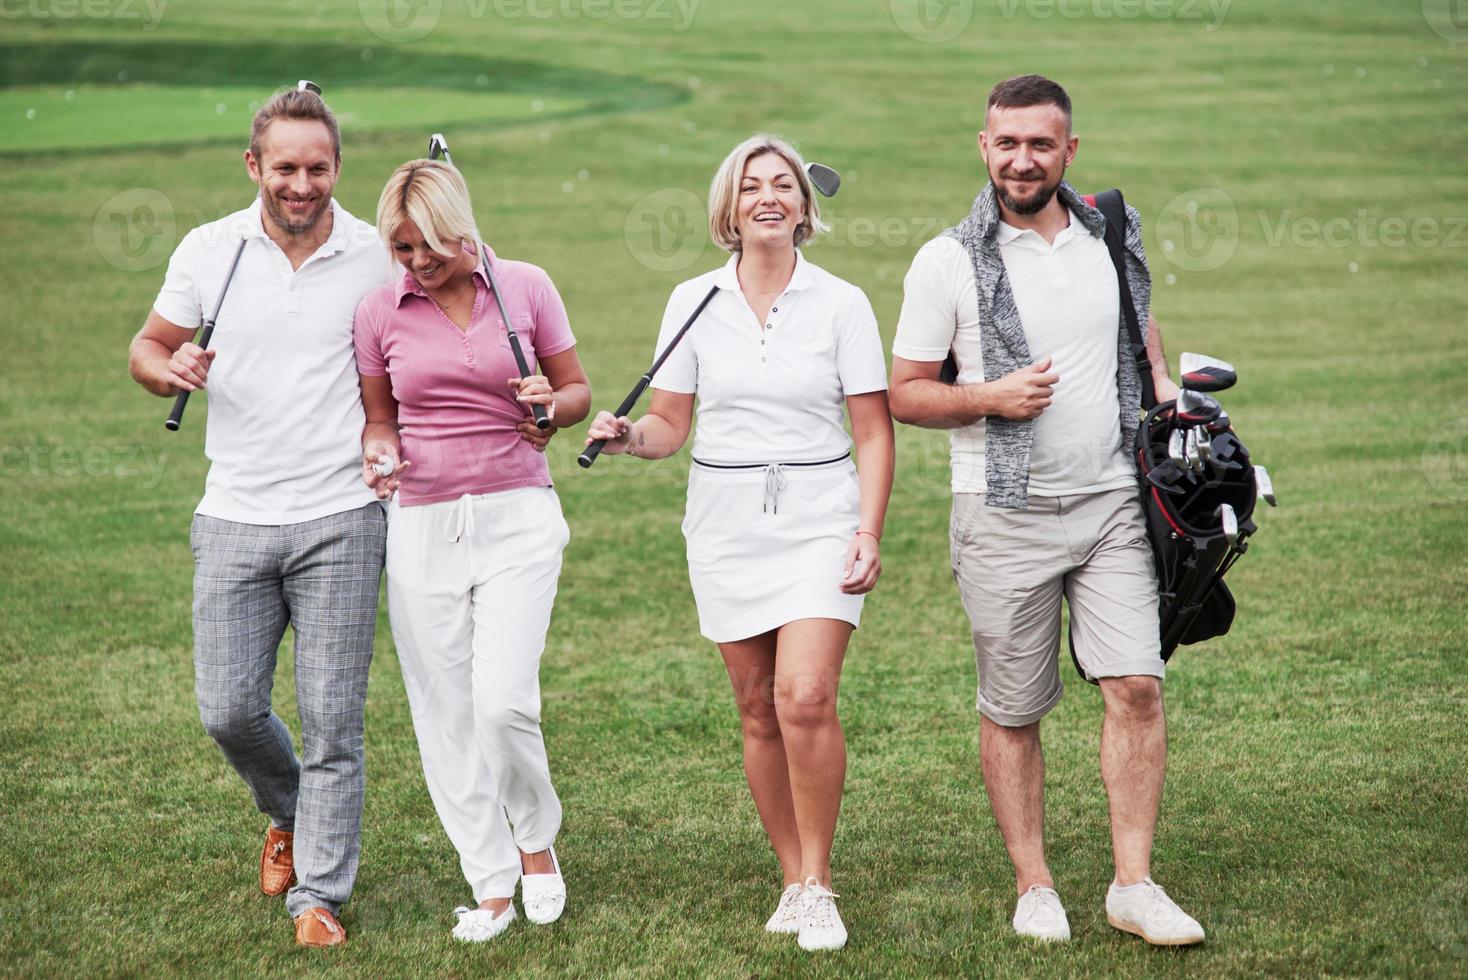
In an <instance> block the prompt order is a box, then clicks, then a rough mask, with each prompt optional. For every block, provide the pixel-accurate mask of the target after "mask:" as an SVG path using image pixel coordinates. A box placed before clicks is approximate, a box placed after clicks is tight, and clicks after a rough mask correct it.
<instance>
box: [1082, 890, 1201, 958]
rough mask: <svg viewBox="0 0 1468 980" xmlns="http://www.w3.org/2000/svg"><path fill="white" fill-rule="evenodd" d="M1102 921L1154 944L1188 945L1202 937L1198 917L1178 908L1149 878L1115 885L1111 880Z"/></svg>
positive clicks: (1197, 941)
mask: <svg viewBox="0 0 1468 980" xmlns="http://www.w3.org/2000/svg"><path fill="white" fill-rule="evenodd" d="M1106 921H1108V922H1110V923H1111V924H1112V925H1113V926H1115V927H1116V928H1118V929H1120V930H1121V931H1122V932H1130V933H1133V934H1135V935H1138V936H1141V937H1142V938H1143V939H1145V940H1147V942H1149V943H1151V944H1152V945H1154V946H1191V945H1193V944H1194V943H1201V942H1202V941H1203V927H1202V926H1201V925H1199V924H1198V920H1197V919H1195V918H1193V917H1192V916H1191V915H1188V913H1186V912H1184V911H1183V910H1182V909H1180V908H1178V907H1177V903H1176V902H1174V901H1173V900H1172V899H1170V898H1168V897H1167V892H1165V891H1163V890H1162V886H1161V885H1159V884H1157V882H1155V881H1153V880H1152V879H1151V878H1143V879H1142V880H1141V881H1139V882H1137V883H1136V884H1135V885H1129V886H1127V887H1126V888H1118V887H1117V885H1116V882H1114V881H1113V882H1112V883H1111V887H1110V888H1109V889H1108V890H1107V892H1106Z"/></svg>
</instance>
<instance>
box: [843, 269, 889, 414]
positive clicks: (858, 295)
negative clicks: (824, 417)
mask: <svg viewBox="0 0 1468 980" xmlns="http://www.w3.org/2000/svg"><path fill="white" fill-rule="evenodd" d="M836 373H837V374H838V375H839V376H840V378H841V391H842V393H843V394H846V395H861V394H865V393H867V392H869V391H886V390H887V359H886V356H885V355H884V354H883V352H882V335H881V333H879V332H878V330H877V314H876V313H874V312H873V311H872V304H871V301H870V300H868V299H867V294H866V293H864V292H862V291H861V290H860V289H857V288H855V287H853V288H852V297H851V302H850V303H848V304H847V308H846V315H845V316H843V317H842V318H841V323H840V324H839V325H838V327H837V333H836Z"/></svg>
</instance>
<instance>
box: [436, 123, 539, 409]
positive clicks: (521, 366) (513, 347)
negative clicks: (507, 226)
mask: <svg viewBox="0 0 1468 980" xmlns="http://www.w3.org/2000/svg"><path fill="white" fill-rule="evenodd" d="M444 156H445V157H446V158H447V156H448V151H447V150H445V151H444ZM479 264H480V265H481V266H483V268H484V277H485V278H486V279H488V280H489V289H490V292H492V293H494V303H495V305H496V306H498V307H499V311H500V319H501V320H503V321H505V337H506V339H508V340H509V342H510V353H511V354H514V355H515V367H516V369H517V370H518V371H519V372H520V377H522V378H526V377H529V376H530V364H529V363H528V362H527V361H526V360H525V351H524V349H523V348H521V346H520V335H519V334H517V333H515V328H514V327H512V326H510V314H509V311H507V310H506V309H505V300H504V297H503V296H502V295H500V282H499V280H498V279H497V278H495V274H494V268H493V267H492V266H491V265H490V264H489V256H488V255H486V254H485V246H483V245H481V246H480V252H479ZM530 414H531V415H533V416H535V427H536V428H537V429H539V430H541V431H542V432H544V431H545V430H546V429H549V428H550V427H551V420H550V416H549V415H547V414H546V412H545V406H544V405H531V406H530Z"/></svg>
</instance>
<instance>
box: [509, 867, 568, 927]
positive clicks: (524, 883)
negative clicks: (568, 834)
mask: <svg viewBox="0 0 1468 980" xmlns="http://www.w3.org/2000/svg"><path fill="white" fill-rule="evenodd" d="M550 859H551V865H552V866H553V867H554V868H555V869H556V870H555V871H553V872H551V873H550V874H544V875H527V874H521V875H520V901H521V902H522V903H524V905H525V918H527V919H529V920H530V921H531V922H534V923H535V924H536V925H541V926H546V925H550V924H551V923H552V922H554V921H556V920H557V919H559V918H560V917H561V913H562V912H564V911H565V910H566V879H565V878H563V877H561V862H560V859H559V858H557V857H556V849H555V848H554V847H551V848H550Z"/></svg>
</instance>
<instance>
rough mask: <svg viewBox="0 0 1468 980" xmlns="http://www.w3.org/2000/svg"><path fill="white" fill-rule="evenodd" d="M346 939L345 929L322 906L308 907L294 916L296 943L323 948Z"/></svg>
mask: <svg viewBox="0 0 1468 980" xmlns="http://www.w3.org/2000/svg"><path fill="white" fill-rule="evenodd" d="M346 941H347V931H346V930H345V929H343V928H342V924H341V923H340V922H338V921H336V916H334V915H332V914H331V913H330V912H328V911H326V909H323V908H314V909H308V910H307V911H305V912H302V913H301V914H300V915H298V916H296V945H297V946H314V947H317V948H318V949H319V948H324V947H327V946H340V945H341V944H342V943H344V942H346Z"/></svg>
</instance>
